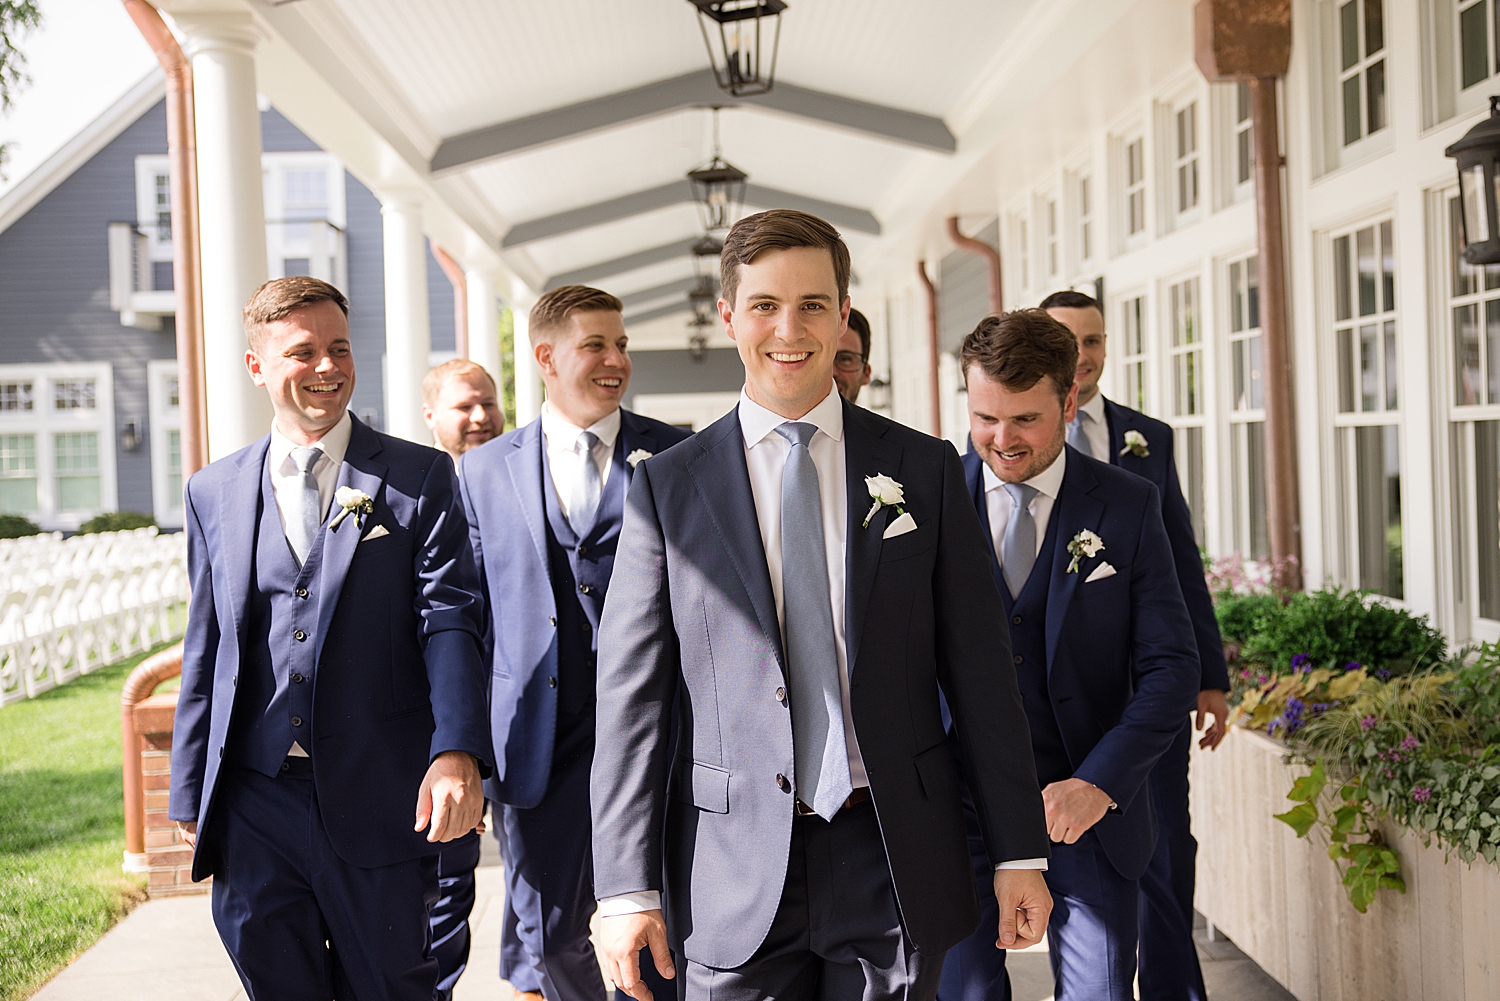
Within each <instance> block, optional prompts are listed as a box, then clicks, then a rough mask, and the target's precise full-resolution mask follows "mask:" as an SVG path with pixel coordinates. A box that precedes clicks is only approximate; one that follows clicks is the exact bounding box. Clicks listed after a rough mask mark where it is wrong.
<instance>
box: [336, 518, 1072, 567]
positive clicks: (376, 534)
mask: <svg viewBox="0 0 1500 1001" xmlns="http://www.w3.org/2000/svg"><path fill="white" fill-rule="evenodd" d="M390 534H391V533H390V531H389V530H388V529H387V528H386V527H385V526H384V525H376V526H375V527H374V528H372V529H370V530H369V531H368V532H366V533H365V537H364V538H363V539H360V540H359V541H360V542H369V541H370V540H371V539H379V538H383V537H385V536H387V535H390ZM1090 579H1092V578H1090Z"/></svg>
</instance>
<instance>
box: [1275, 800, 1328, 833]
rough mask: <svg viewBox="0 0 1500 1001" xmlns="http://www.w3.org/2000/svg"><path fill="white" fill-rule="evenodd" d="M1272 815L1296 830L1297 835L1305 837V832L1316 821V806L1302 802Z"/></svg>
mask: <svg viewBox="0 0 1500 1001" xmlns="http://www.w3.org/2000/svg"><path fill="white" fill-rule="evenodd" d="M1273 816H1274V817H1275V818H1276V819H1277V820H1279V821H1281V822H1282V823H1283V824H1286V825H1287V826H1288V827H1290V828H1291V829H1292V830H1294V831H1296V832H1297V837H1299V838H1305V837H1307V832H1308V831H1310V830H1312V828H1313V825H1314V824H1316V823H1317V822H1318V808H1317V807H1316V806H1314V805H1313V804H1311V803H1303V804H1302V805H1301V806H1294V807H1292V808H1291V809H1290V810H1288V811H1287V812H1286V813H1277V814H1273Z"/></svg>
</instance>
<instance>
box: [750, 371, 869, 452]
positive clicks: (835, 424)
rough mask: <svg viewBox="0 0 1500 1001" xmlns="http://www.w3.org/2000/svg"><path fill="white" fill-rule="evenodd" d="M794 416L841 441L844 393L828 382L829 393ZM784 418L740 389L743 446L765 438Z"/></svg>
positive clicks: (753, 445) (785, 421)
mask: <svg viewBox="0 0 1500 1001" xmlns="http://www.w3.org/2000/svg"><path fill="white" fill-rule="evenodd" d="M797 420H798V421H800V422H802V423H804V424H813V425H816V426H817V429H818V430H819V431H822V432H823V433H824V434H826V435H827V436H828V437H830V438H832V439H833V440H834V441H843V440H844V402H843V397H841V396H839V394H838V393H837V392H836V391H835V390H834V387H833V386H832V385H829V387H828V395H827V396H825V397H823V401H822V402H821V403H819V404H818V405H817V406H816V407H813V408H812V409H811V410H809V411H808V412H807V413H805V414H803V415H802V416H801V417H799V418H797ZM787 422H788V421H787V418H785V417H783V416H781V415H780V414H777V413H772V412H771V411H769V410H767V409H766V408H765V407H763V406H761V405H760V404H759V403H756V402H755V401H754V400H752V399H750V397H749V396H747V395H746V394H745V391H744V390H740V431H741V433H743V434H744V436H745V447H746V448H754V447H755V446H756V445H758V444H760V443H761V441H763V440H764V439H765V437H766V435H768V434H770V433H771V432H773V431H775V430H776V429H777V428H779V427H781V425H783V424H786V423H787Z"/></svg>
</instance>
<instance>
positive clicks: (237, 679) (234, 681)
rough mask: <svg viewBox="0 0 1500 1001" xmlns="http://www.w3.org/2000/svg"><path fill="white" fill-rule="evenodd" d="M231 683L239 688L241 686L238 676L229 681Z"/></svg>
mask: <svg viewBox="0 0 1500 1001" xmlns="http://www.w3.org/2000/svg"><path fill="white" fill-rule="evenodd" d="M229 683H230V684H231V685H233V686H235V687H236V688H238V687H239V684H240V676H239V675H238V674H236V675H235V676H234V677H232V678H230V679H229Z"/></svg>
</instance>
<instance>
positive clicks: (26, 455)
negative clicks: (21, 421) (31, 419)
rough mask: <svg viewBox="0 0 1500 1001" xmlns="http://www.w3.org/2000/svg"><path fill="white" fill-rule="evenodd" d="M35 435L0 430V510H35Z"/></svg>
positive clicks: (11, 512) (30, 511)
mask: <svg viewBox="0 0 1500 1001" xmlns="http://www.w3.org/2000/svg"><path fill="white" fill-rule="evenodd" d="M37 509H38V505H37V494H36V435H34V434H0V512H3V513H5V514H35V513H36V511H37Z"/></svg>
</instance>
